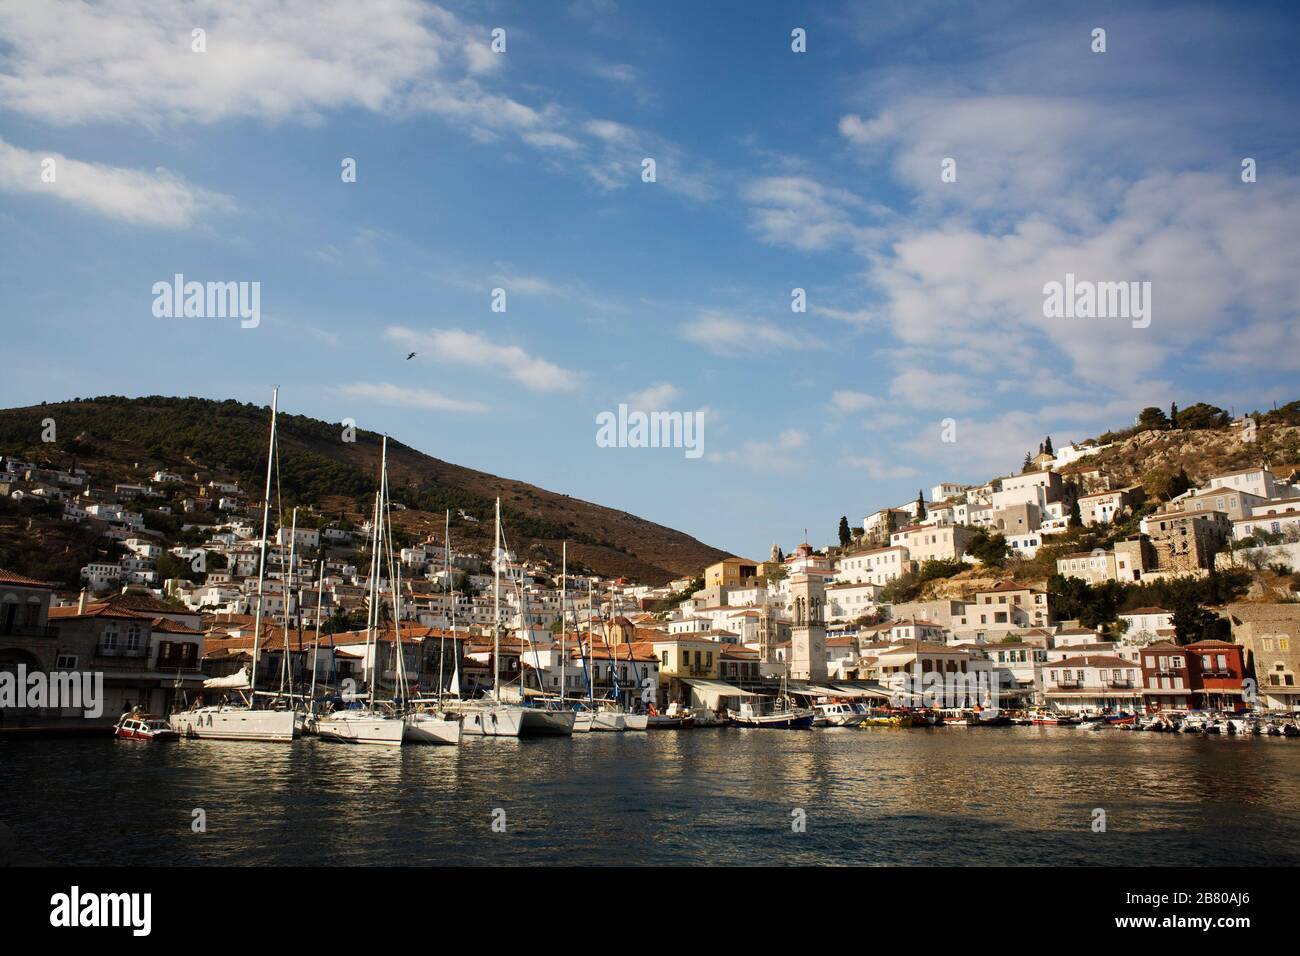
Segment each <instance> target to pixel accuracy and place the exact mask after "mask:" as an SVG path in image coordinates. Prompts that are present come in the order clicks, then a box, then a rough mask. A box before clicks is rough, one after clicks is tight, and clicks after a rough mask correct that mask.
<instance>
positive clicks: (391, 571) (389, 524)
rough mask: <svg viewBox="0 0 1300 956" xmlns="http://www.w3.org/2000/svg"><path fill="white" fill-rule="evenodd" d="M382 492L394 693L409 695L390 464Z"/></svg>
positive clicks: (403, 695) (386, 468)
mask: <svg viewBox="0 0 1300 956" xmlns="http://www.w3.org/2000/svg"><path fill="white" fill-rule="evenodd" d="M380 493H381V494H382V495H383V503H384V529H385V531H386V532H387V540H388V580H389V583H390V584H391V585H392V588H393V652H394V653H395V654H396V655H397V683H396V685H395V686H394V690H393V695H394V696H395V697H396V696H399V695H400V696H401V697H402V699H403V700H405V699H406V697H407V696H408V692H407V686H406V653H405V650H404V649H403V647H402V566H401V564H400V563H399V562H398V561H397V555H396V552H395V551H394V550H393V517H392V508H391V504H392V503H391V502H390V501H389V498H388V464H387V462H385V464H384V477H383V482H382V483H381V488H380Z"/></svg>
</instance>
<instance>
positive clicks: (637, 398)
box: [627, 382, 681, 412]
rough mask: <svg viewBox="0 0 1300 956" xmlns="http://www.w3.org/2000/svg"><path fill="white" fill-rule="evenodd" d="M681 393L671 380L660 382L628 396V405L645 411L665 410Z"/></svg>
mask: <svg viewBox="0 0 1300 956" xmlns="http://www.w3.org/2000/svg"><path fill="white" fill-rule="evenodd" d="M680 395H681V390H680V389H678V388H677V386H676V385H674V384H672V383H671V382H659V383H657V384H655V385H651V386H650V387H649V388H643V389H641V391H639V392H633V393H632V394H631V395H629V396H628V397H627V404H628V407H629V408H631V409H633V410H637V411H643V412H649V411H665V410H667V409H668V408H669V407H670V406H671V405H672V403H673V402H675V401H676V400H677V398H678V397H679V396H680Z"/></svg>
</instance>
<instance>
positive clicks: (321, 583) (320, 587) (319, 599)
mask: <svg viewBox="0 0 1300 956" xmlns="http://www.w3.org/2000/svg"><path fill="white" fill-rule="evenodd" d="M324 601H325V561H324V559H322V560H321V563H320V575H319V576H318V577H317V579H316V640H315V642H314V643H313V644H312V648H311V694H310V695H309V699H310V700H311V701H312V702H313V704H314V703H315V701H316V658H317V655H319V654H320V612H321V607H322V606H323V604H324ZM313 709H314V708H313Z"/></svg>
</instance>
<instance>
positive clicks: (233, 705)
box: [168, 387, 302, 743]
mask: <svg viewBox="0 0 1300 956" xmlns="http://www.w3.org/2000/svg"><path fill="white" fill-rule="evenodd" d="M279 398H280V389H279V388H278V387H277V388H275V389H273V390H272V392H271V437H270V440H269V442H268V445H267V451H266V490H265V492H264V493H263V495H262V541H261V547H260V554H259V557H258V561H257V610H256V615H255V617H254V619H253V663H252V674H251V675H245V674H244V672H243V670H241V671H240V672H239V674H238V675H231V676H232V677H235V678H237V679H235V680H231V679H230V678H228V677H227V678H220V677H219V678H213V679H211V680H206V681H204V682H203V689H204V690H205V691H233V692H235V693H237V694H238V695H239V700H238V701H233V702H223V703H220V704H215V705H208V706H195V707H192V708H190V709H189V710H180V711H176V712H174V713H172V714H171V715H170V716H169V717H168V723H169V724H170V725H171V727H172V729H173V730H175V731H176V732H177V733H179V734H181V735H182V736H185V737H200V738H210V739H213V740H260V741H268V742H277V743H278V742H288V741H291V740H293V739H294V737H297V736H298V735H299V734H300V733H301V732H302V723H301V721H300V720H299V718H298V715H297V714H296V713H294V711H293V710H292V709H291V708H285V709H259V708H257V707H256V706H255V704H256V702H257V697H256V687H257V658H258V653H259V651H260V649H261V647H260V646H261V636H262V597H263V587H264V585H265V583H266V537H267V533H268V531H269V522H270V513H271V470H272V467H273V466H274V464H275V457H276V456H275V424H276V412H277V410H278V408H279ZM285 596H286V598H287V597H288V595H287V593H286V595H285Z"/></svg>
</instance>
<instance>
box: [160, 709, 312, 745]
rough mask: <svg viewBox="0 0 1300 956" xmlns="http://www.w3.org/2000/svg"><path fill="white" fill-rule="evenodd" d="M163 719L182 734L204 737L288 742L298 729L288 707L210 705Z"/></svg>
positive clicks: (178, 712) (294, 716)
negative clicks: (263, 708) (256, 708)
mask: <svg viewBox="0 0 1300 956" xmlns="http://www.w3.org/2000/svg"><path fill="white" fill-rule="evenodd" d="M167 722H168V723H169V724H170V725H171V728H172V729H173V730H175V731H176V732H177V733H178V734H180V735H181V736H182V737H197V738H200V739H208V740H262V741H269V742H272V743H288V742H289V741H291V740H293V738H294V737H296V736H298V734H299V732H300V730H301V723H300V721H299V716H298V714H296V713H295V712H294V711H292V710H249V709H248V708H247V707H231V706H224V705H223V706H214V707H198V708H195V709H194V710H183V711H177V712H176V713H174V714H172V715H171V716H170V717H169V718H168V719H167Z"/></svg>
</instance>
